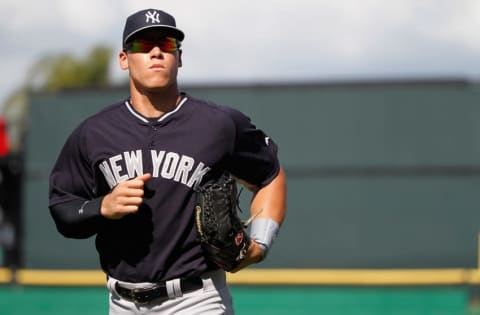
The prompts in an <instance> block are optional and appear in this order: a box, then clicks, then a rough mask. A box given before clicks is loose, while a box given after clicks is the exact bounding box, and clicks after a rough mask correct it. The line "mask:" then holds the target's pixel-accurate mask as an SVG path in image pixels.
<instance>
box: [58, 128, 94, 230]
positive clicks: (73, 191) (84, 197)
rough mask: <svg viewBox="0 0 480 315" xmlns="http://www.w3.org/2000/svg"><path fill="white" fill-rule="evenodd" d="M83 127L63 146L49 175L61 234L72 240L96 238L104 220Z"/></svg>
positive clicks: (74, 132) (75, 131)
mask: <svg viewBox="0 0 480 315" xmlns="http://www.w3.org/2000/svg"><path fill="white" fill-rule="evenodd" d="M83 139H85V137H83V126H80V127H78V128H77V129H76V130H74V131H73V133H72V134H71V135H70V137H69V138H68V139H67V141H66V143H65V144H64V146H63V148H62V150H61V151H60V154H59V156H58V158H57V161H56V163H55V165H54V167H53V169H52V171H51V174H50V182H49V186H50V187H49V208H50V213H51V215H52V217H53V219H54V221H55V224H56V225H57V229H58V230H59V232H60V233H62V234H63V235H65V236H67V237H72V238H86V237H90V236H92V235H94V234H95V233H96V231H97V230H98V226H99V224H101V221H102V219H103V217H102V216H101V215H100V204H101V200H102V198H101V197H99V196H97V195H96V193H95V191H96V186H95V181H94V176H95V175H94V172H93V169H92V166H91V165H90V163H89V160H88V156H87V154H86V152H85V150H86V144H85V143H84V142H83Z"/></svg>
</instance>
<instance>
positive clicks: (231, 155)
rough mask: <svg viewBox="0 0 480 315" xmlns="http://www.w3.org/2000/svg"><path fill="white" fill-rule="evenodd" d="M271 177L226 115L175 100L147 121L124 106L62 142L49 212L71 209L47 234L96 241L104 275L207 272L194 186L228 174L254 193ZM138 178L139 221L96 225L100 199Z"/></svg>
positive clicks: (133, 278)
mask: <svg viewBox="0 0 480 315" xmlns="http://www.w3.org/2000/svg"><path fill="white" fill-rule="evenodd" d="M279 169H280V166H279V162H278V159H277V146H276V145H275V143H274V142H273V141H272V140H271V139H270V138H269V137H267V136H266V135H265V134H264V132H263V131H261V130H260V129H257V128H256V127H255V126H254V125H253V124H252V123H251V121H250V119H249V118H248V117H246V116H245V115H244V114H242V113H241V112H239V111H237V110H235V109H232V108H229V107H226V106H220V105H216V104H212V103H209V102H206V101H202V100H199V99H195V98H192V97H190V96H189V95H185V94H183V95H182V100H181V102H180V103H179V105H178V106H177V107H176V108H175V110H174V111H172V112H169V113H166V114H165V115H163V116H162V117H161V118H160V119H155V120H151V119H146V118H145V117H143V116H142V115H140V114H139V113H137V112H136V111H135V110H134V109H133V107H132V106H131V104H130V103H129V102H128V101H124V102H121V103H117V104H114V105H111V106H109V107H107V108H105V109H104V110H102V111H100V112H99V113H97V114H96V115H94V116H92V117H90V118H88V119H86V120H85V121H83V122H82V123H81V124H80V125H79V126H78V127H77V128H76V129H75V130H74V131H73V132H72V134H71V135H70V137H69V138H68V140H67V141H66V143H65V145H64V147H63V149H62V151H61V153H60V155H59V157H58V160H57V161H56V164H55V166H54V168H53V170H52V173H51V176H50V203H49V206H50V209H52V208H57V210H56V211H57V212H58V209H61V205H62V204H72V203H76V204H78V209H75V211H69V210H68V211H69V212H71V213H69V214H68V215H66V216H65V217H68V220H67V219H62V218H63V216H58V215H57V216H54V219H55V223H56V224H57V228H58V229H59V231H61V232H62V234H64V235H66V236H68V237H74V238H86V237H90V236H93V235H96V247H97V251H98V253H99V257H100V263H101V266H102V268H103V270H104V271H105V272H106V273H107V274H108V275H111V276H112V277H114V278H116V279H119V280H123V281H129V282H157V281H163V280H167V279H172V278H177V277H188V276H194V275H197V274H201V273H202V272H204V271H206V270H208V269H209V268H211V267H209V266H208V263H207V262H206V260H205V258H204V256H203V253H202V249H201V247H200V243H199V239H198V235H197V232H196V229H195V227H194V211H193V202H194V189H195V187H196V185H198V184H199V183H200V182H201V181H202V180H206V179H208V178H209V177H212V176H215V175H216V174H219V173H220V172H222V171H223V170H228V171H230V172H231V173H232V174H233V175H234V176H236V177H238V178H240V179H242V180H245V181H246V182H248V183H251V184H255V185H257V186H258V187H262V186H265V185H267V184H268V183H269V182H270V181H271V180H273V178H275V176H276V175H277V174H278V172H279ZM145 173H150V174H152V178H151V179H150V180H149V181H147V182H146V183H145V196H144V202H143V203H142V204H141V206H140V208H139V211H138V212H137V213H135V214H130V215H127V216H125V217H123V218H122V219H120V220H109V219H106V218H104V217H102V216H101V214H100V204H101V200H102V197H103V196H104V195H106V194H108V193H109V192H110V191H111V189H112V188H114V187H115V186H116V185H117V184H118V183H119V182H122V181H125V180H128V179H132V178H135V177H137V176H139V175H142V174H145ZM61 211H63V210H61ZM65 211H67V210H65ZM52 215H53V214H52ZM60 217H62V218H60Z"/></svg>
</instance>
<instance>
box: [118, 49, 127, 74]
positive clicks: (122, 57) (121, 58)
mask: <svg viewBox="0 0 480 315" xmlns="http://www.w3.org/2000/svg"><path fill="white" fill-rule="evenodd" d="M118 63H119V64H120V69H122V70H127V69H128V58H127V53H126V52H125V50H122V51H121V52H120V53H119V54H118Z"/></svg>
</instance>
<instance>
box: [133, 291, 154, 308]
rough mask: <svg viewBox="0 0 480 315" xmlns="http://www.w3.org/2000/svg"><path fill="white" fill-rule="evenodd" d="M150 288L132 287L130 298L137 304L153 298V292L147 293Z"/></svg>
mask: <svg viewBox="0 0 480 315" xmlns="http://www.w3.org/2000/svg"><path fill="white" fill-rule="evenodd" d="M150 290H151V289H143V288H135V289H132V290H131V291H130V299H131V300H132V302H135V303H137V304H146V303H148V302H150V301H151V300H153V299H154V298H155V297H154V295H153V294H148V293H147V292H148V291H150Z"/></svg>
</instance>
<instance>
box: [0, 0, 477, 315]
mask: <svg viewBox="0 0 480 315" xmlns="http://www.w3.org/2000/svg"><path fill="white" fill-rule="evenodd" d="M144 8H159V9H163V10H165V11H167V12H169V13H171V14H173V15H174V16H175V17H176V20H177V25H178V27H179V28H180V29H182V30H183V31H184V32H185V34H186V37H185V40H184V42H183V45H182V47H183V55H182V57H183V67H182V68H181V69H180V74H179V81H180V85H181V88H182V90H183V91H185V92H187V93H190V94H191V95H194V96H197V97H201V98H205V99H209V100H211V101H213V102H217V103H221V104H225V105H229V106H232V107H236V108H238V109H240V110H242V111H243V112H244V113H246V114H247V115H248V116H250V117H251V118H252V120H253V122H254V123H255V124H256V125H258V126H259V127H261V128H262V129H264V130H265V131H266V133H267V134H268V135H269V136H270V137H271V138H272V139H274V140H275V141H276V142H277V143H278V145H279V147H280V152H279V155H280V159H281V161H282V164H283V166H284V168H285V171H286V174H287V177H288V180H289V181H288V209H289V211H288V215H287V218H286V221H285V224H284V226H283V227H282V231H281V233H280V235H279V238H278V240H277V242H276V244H275V246H274V247H273V249H272V251H271V253H270V255H269V258H268V260H266V261H265V262H263V263H262V264H260V265H257V266H255V267H253V268H251V269H252V270H247V271H245V272H243V273H239V274H237V275H234V276H230V278H229V281H230V282H231V284H232V291H233V294H234V299H235V304H236V307H237V310H238V313H239V314H289V313H291V312H293V311H295V312H296V313H298V314H317V313H328V314H338V315H340V314H449V315H450V314H477V313H480V311H479V308H478V306H477V303H478V295H479V294H478V292H477V291H478V288H477V285H478V283H480V281H479V280H480V273H478V268H479V267H478V266H479V242H478V239H479V222H480V216H479V211H478V205H479V199H480V197H479V195H478V188H479V184H480V163H479V161H480V107H479V106H478V101H479V100H480V38H479V36H478V35H477V30H478V29H480V2H478V1H476V0H457V1H438V0H436V1H434V0H424V1H413V0H403V1H393V2H389V3H386V2H385V1H380V0H364V1H361V2H359V1H354V0H338V1H324V0H316V1H310V0H298V1H294V2H291V3H290V2H286V1H280V0H264V1H258V2H256V3H249V2H229V3H225V2H222V1H219V0H203V1H176V2H173V1H170V2H164V3H162V2H157V1H126V0H115V1H114V0H105V1H101V2H99V1H92V0H85V1H80V2H79V1H71V0H63V1H56V0H45V1H42V2H41V3H32V2H30V1H29V2H27V1H26V0H2V1H1V2H0V13H1V14H2V15H3V16H2V19H0V38H1V39H2V40H3V41H2V47H3V49H1V50H0V56H1V57H2V60H3V63H2V70H3V71H2V74H3V75H2V76H1V77H0V171H1V176H0V248H1V250H0V264H1V268H0V283H1V285H0V307H1V309H2V310H5V312H6V313H5V314H25V313H31V312H32V309H34V310H35V313H36V314H47V313H48V314H57V313H58V314H60V313H61V314H76V313H75V312H81V314H105V313H106V312H107V311H106V305H107V301H106V292H105V291H106V290H105V289H104V288H103V281H104V276H103V275H102V274H101V272H100V271H99V270H98V268H99V267H98V261H97V256H96V252H95V247H94V240H93V239H88V240H80V241H79V240H68V239H64V238H62V237H61V236H60V234H58V233H57V231H56V229H55V226H54V224H53V221H52V220H51V219H50V215H49V212H48V176H49V172H50V170H51V167H52V165H53V163H54V162H55V159H56V156H57V155H58V152H59V150H60V148H61V146H62V145H63V143H64V141H65V140H66V137H67V136H68V135H69V133H70V132H71V130H72V129H73V128H74V127H75V126H76V125H77V124H78V123H79V122H80V121H81V120H83V119H84V118H86V117H87V116H89V115H91V114H93V113H95V112H96V111H98V110H99V109H101V108H102V107H104V106H106V105H108V104H111V103H114V102H117V101H119V100H122V99H124V98H126V97H128V87H127V79H128V74H127V73H125V72H122V71H121V70H120V69H119V67H118V61H117V58H118V52H119V51H120V49H121V37H122V32H123V25H124V21H125V18H126V17H127V16H128V15H130V14H131V13H133V12H135V11H138V10H141V9H144ZM248 197H249V196H248V195H244V196H243V198H244V200H243V201H242V203H245V204H246V203H247V200H248ZM246 207H248V206H247V205H245V206H244V208H246ZM271 299H275V301H276V302H268V303H266V302H265V301H267V300H268V301H270V300H271ZM25 301H29V303H25ZM58 301H63V303H60V304H61V305H59V304H58ZM85 303H87V304H88V306H89V307H90V308H87V307H86V306H85ZM55 312H57V313H55ZM2 314H4V313H2ZM79 314H80V313H79Z"/></svg>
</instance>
